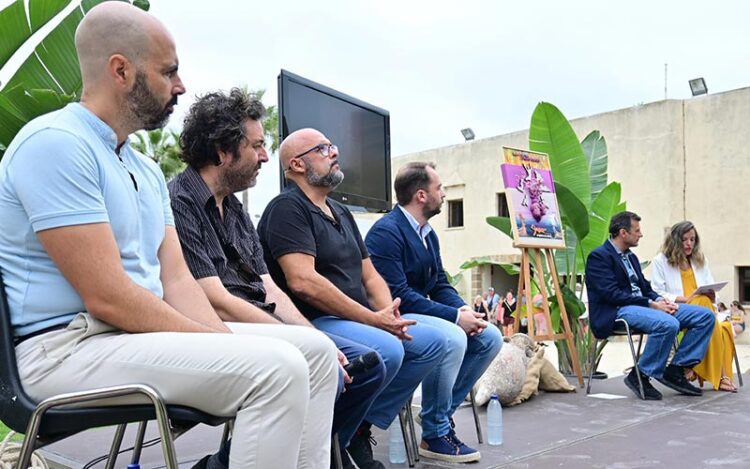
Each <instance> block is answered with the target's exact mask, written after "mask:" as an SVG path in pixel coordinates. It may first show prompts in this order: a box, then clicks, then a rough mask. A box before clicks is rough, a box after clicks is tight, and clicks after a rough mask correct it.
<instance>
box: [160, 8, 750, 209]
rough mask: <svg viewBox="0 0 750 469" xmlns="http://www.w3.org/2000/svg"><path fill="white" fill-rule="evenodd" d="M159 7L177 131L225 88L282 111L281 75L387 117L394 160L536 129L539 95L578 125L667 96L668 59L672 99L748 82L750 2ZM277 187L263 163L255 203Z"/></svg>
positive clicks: (749, 64) (742, 84) (668, 81)
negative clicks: (175, 95) (201, 98)
mask: <svg viewBox="0 0 750 469" xmlns="http://www.w3.org/2000/svg"><path fill="white" fill-rule="evenodd" d="M151 13H152V14H154V15H156V16H157V17H158V18H159V19H161V20H162V21H163V22H164V23H165V24H166V25H167V27H168V28H169V29H170V30H171V32H172V34H173V35H174V37H175V40H176V43H177V52H178V54H179V56H180V73H181V75H182V78H183V81H184V82H185V84H186V86H187V88H188V92H187V95H186V97H184V98H183V99H181V102H180V106H179V107H178V110H177V111H176V113H175V115H174V116H173V119H172V123H173V125H179V122H180V121H181V118H182V116H183V114H184V112H185V110H186V109H187V107H188V104H189V103H190V102H191V101H192V96H194V95H195V94H201V93H205V92H208V91H211V90H215V89H228V88H230V87H232V86H238V85H247V86H249V87H250V88H252V89H256V88H264V89H266V90H267V92H266V98H265V101H266V104H275V103H276V100H277V93H276V78H277V76H278V74H279V71H280V70H281V69H282V68H284V69H286V70H289V71H291V72H293V73H296V74H298V75H302V76H304V77H306V78H309V79H311V80H313V81H316V82H318V83H322V84H324V85H326V86H329V87H331V88H334V89H336V90H338V91H341V92H344V93H346V94H349V95H351V96H354V97H356V98H359V99H361V100H363V101H366V102H369V103H371V104H374V105H376V106H378V107H381V108H384V109H386V110H388V111H389V112H390V116H391V154H392V155H393V156H399V155H403V154H406V153H412V152H417V151H421V150H427V149H431V148H437V147H442V146H447V145H453V144H458V143H461V142H463V137H462V136H461V133H460V129H462V128H465V127H471V128H472V129H473V130H474V132H475V133H476V135H477V138H478V139H480V138H486V137H492V136H495V135H501V134H505V133H509V132H513V131H518V130H523V129H526V128H528V126H529V120H530V118H531V114H532V112H533V110H534V107H535V106H536V104H537V103H538V102H540V101H548V102H551V103H553V104H555V105H556V106H557V107H558V108H560V109H561V110H562V112H563V113H564V114H565V115H566V117H568V118H569V119H573V118H576V117H582V116H588V115H592V114H597V113H602V112H608V111H612V110H616V109H621V108H627V107H631V106H635V105H638V104H643V103H649V102H653V101H659V100H662V99H664V97H665V64H667V79H666V85H667V94H666V96H667V97H668V98H670V99H685V98H689V97H690V89H689V87H688V83H687V82H688V80H689V79H692V78H696V77H704V78H705V80H706V83H707V86H708V90H709V92H710V93H717V92H721V91H728V90H732V89H737V88H742V87H746V86H749V85H750V46H748V44H750V34H749V33H748V29H747V19H748V18H750V2H747V1H746V0H744V1H735V0H729V1H715V2H705V1H700V2H699V1H694V0H690V1H672V0H667V1H654V0H651V1H643V0H633V1H629V2H606V1H601V0H597V1H589V0H570V1H552V0H550V1H530V0H527V1H515V2H508V1H481V0H464V1H463V2H443V1H422V0H415V1H410V0H400V1H393V0H380V1H377V2H361V1H352V0H350V1H335V0H322V1H299V0H284V1H277V2H246V1H229V0H212V1H210V2H184V1H178V0H152V2H151ZM269 166H270V165H269ZM268 169H270V168H268ZM272 173H273V174H272ZM276 188H278V175H277V174H276V170H275V168H274V170H273V171H268V170H267V169H264V171H263V172H262V173H261V176H260V180H259V186H258V189H257V190H254V192H255V193H256V194H257V196H256V197H254V198H255V199H256V201H258V202H259V205H263V199H265V198H266V195H265V194H266V193H267V192H268V191H271V192H273V191H274V190H276ZM271 195H273V194H271ZM251 199H253V197H251ZM251 205H252V204H251ZM250 211H251V214H252V213H253V209H252V208H251V210H250Z"/></svg>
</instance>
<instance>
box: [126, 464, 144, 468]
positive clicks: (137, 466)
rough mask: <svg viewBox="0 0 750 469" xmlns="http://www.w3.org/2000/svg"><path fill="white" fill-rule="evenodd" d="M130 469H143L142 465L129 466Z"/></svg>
mask: <svg viewBox="0 0 750 469" xmlns="http://www.w3.org/2000/svg"><path fill="white" fill-rule="evenodd" d="M128 469H141V465H140V464H139V463H134V464H128Z"/></svg>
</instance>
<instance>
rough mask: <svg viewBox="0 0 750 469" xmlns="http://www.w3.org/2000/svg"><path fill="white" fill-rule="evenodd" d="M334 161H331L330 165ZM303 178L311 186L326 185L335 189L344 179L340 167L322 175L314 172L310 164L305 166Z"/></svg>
mask: <svg viewBox="0 0 750 469" xmlns="http://www.w3.org/2000/svg"><path fill="white" fill-rule="evenodd" d="M334 164H336V163H332V164H331V167H333V165H334ZM305 180H307V183H308V184H310V185H311V186H313V187H328V188H330V189H331V190H335V189H336V188H337V187H338V186H339V184H341V182H342V181H343V180H344V173H342V172H341V170H340V169H333V168H331V170H330V171H329V172H328V173H327V174H324V175H322V176H321V175H319V174H316V173H315V172H314V171H313V169H312V167H311V166H310V165H307V166H305Z"/></svg>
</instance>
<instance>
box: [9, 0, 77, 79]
mask: <svg viewBox="0 0 750 469" xmlns="http://www.w3.org/2000/svg"><path fill="white" fill-rule="evenodd" d="M24 3H25V2H24V0H16V1H15V2H13V3H12V4H10V5H8V6H7V7H6V8H4V9H3V10H2V11H0V24H2V25H3V33H2V34H0V67H2V66H3V65H5V63H6V62H7V61H8V59H10V58H11V57H12V56H13V54H14V53H15V52H16V51H17V50H18V49H19V48H20V47H21V46H22V45H23V44H24V43H25V42H26V41H27V40H28V39H29V38H30V37H31V35H32V34H34V33H35V32H36V31H37V30H38V29H39V28H41V27H42V26H44V25H45V24H47V22H48V21H49V20H51V19H52V18H54V17H55V15H57V14H58V13H60V12H61V11H62V10H63V8H65V6H66V5H68V4H69V3H70V0H35V1H30V2H29V12H28V17H29V19H28V20H27V15H26V8H25V7H24ZM29 20H30V21H31V24H29Z"/></svg>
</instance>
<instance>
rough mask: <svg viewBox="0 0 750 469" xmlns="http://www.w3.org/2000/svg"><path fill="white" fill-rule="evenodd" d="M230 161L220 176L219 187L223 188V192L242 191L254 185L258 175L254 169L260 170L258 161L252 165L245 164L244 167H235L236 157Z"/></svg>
mask: <svg viewBox="0 0 750 469" xmlns="http://www.w3.org/2000/svg"><path fill="white" fill-rule="evenodd" d="M234 158H235V159H234V160H233V161H232V163H230V165H229V167H228V168H227V170H226V171H225V172H224V173H223V174H222V175H221V176H220V179H219V187H221V188H223V192H226V193H227V194H233V193H235V192H240V191H244V190H245V189H249V188H251V187H254V186H255V184H257V183H258V175H257V174H256V171H259V170H260V166H261V163H260V161H259V162H258V163H257V164H255V165H252V166H246V167H244V168H236V167H233V166H236V163H235V162H236V159H237V157H234Z"/></svg>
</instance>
